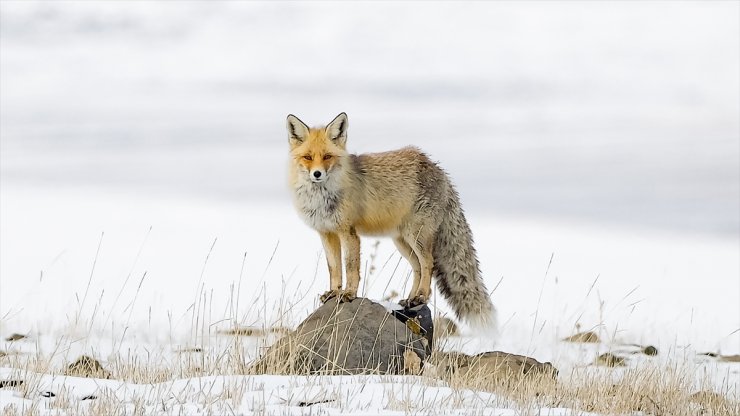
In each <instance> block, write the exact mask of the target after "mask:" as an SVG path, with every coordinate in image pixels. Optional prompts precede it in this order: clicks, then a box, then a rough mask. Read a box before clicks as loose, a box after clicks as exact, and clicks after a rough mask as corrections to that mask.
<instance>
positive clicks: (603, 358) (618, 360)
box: [594, 352, 626, 367]
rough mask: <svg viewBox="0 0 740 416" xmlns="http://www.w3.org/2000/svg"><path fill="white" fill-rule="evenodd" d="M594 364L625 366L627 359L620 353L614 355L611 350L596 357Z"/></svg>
mask: <svg viewBox="0 0 740 416" xmlns="http://www.w3.org/2000/svg"><path fill="white" fill-rule="evenodd" d="M594 364H596V365H601V366H605V367H623V366H625V365H626V364H625V359H624V358H623V357H620V356H618V355H614V354H612V353H610V352H607V353H604V354H601V355H599V356H598V357H596V360H595V361H594Z"/></svg>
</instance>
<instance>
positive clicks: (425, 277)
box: [401, 229, 434, 307]
mask: <svg viewBox="0 0 740 416" xmlns="http://www.w3.org/2000/svg"><path fill="white" fill-rule="evenodd" d="M422 231H423V229H422ZM404 241H405V243H406V244H407V245H408V247H410V248H411V249H412V251H413V253H414V255H415V256H416V258H417V261H418V263H419V274H418V278H417V277H416V276H415V277H414V285H413V286H412V288H411V293H409V297H408V299H406V300H405V301H404V302H403V303H401V304H402V305H403V306H406V307H413V306H417V305H421V304H424V303H427V302H428V301H429V298H430V295H431V293H432V268H433V266H434V257H433V250H432V247H433V242H434V234H431V233H430V234H425V233H423V232H418V233H416V234H415V235H414V236H413V237H412V238H404ZM414 274H415V275H416V273H414Z"/></svg>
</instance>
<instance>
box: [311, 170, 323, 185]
mask: <svg viewBox="0 0 740 416" xmlns="http://www.w3.org/2000/svg"><path fill="white" fill-rule="evenodd" d="M310 176H311V181H312V182H314V183H321V182H324V181H325V180H326V178H327V175H326V171H325V170H324V169H312V170H311V172H310Z"/></svg>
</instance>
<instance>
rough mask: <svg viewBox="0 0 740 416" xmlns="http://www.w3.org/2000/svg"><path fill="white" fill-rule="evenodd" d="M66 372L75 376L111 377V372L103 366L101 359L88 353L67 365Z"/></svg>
mask: <svg viewBox="0 0 740 416" xmlns="http://www.w3.org/2000/svg"><path fill="white" fill-rule="evenodd" d="M64 374H65V375H67V376H73V377H89V378H111V374H110V372H109V371H108V370H106V369H105V368H103V366H102V365H101V364H100V361H98V360H96V359H94V358H92V357H88V356H87V355H82V356H80V358H78V359H77V361H75V362H73V363H72V364H70V365H69V366H67V370H66V371H65V372H64Z"/></svg>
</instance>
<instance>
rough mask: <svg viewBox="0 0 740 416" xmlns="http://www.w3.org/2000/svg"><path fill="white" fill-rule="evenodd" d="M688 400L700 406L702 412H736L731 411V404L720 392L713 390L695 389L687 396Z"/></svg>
mask: <svg viewBox="0 0 740 416" xmlns="http://www.w3.org/2000/svg"><path fill="white" fill-rule="evenodd" d="M689 401H690V402H692V403H695V404H697V405H699V406H700V407H701V410H702V414H703V413H708V414H728V415H729V414H733V413H734V414H737V409H735V412H732V408H733V407H734V406H733V404H732V403H731V402H730V401H729V400H727V399H726V398H725V397H723V396H722V395H720V394H717V393H715V392H713V391H706V390H702V391H697V392H696V393H694V394H692V395H691V396H689Z"/></svg>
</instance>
